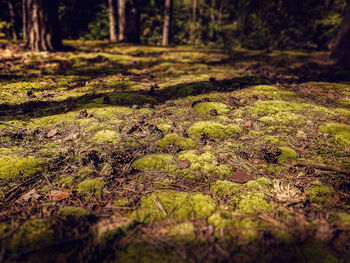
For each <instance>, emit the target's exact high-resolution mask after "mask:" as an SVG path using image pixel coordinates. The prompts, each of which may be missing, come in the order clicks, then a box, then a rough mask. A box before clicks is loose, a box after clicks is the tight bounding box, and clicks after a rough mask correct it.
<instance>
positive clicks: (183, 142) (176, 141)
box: [156, 133, 195, 149]
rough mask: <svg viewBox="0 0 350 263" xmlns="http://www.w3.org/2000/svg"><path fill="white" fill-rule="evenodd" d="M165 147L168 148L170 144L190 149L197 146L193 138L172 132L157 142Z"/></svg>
mask: <svg viewBox="0 0 350 263" xmlns="http://www.w3.org/2000/svg"><path fill="white" fill-rule="evenodd" d="M156 144H157V145H159V146H160V147H162V148H163V149H167V148H168V146H169V145H175V146H178V147H179V148H180V149H188V148H192V147H194V146H195V143H194V142H193V140H192V139H191V138H184V137H182V136H180V135H178V134H176V133H170V134H167V135H165V136H164V138H163V139H161V140H158V141H157V142H156Z"/></svg>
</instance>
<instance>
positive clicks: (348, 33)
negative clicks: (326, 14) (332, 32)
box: [331, 1, 350, 69]
mask: <svg viewBox="0 0 350 263" xmlns="http://www.w3.org/2000/svg"><path fill="white" fill-rule="evenodd" d="M349 47H350V1H347V4H346V7H345V10H344V15H343V21H342V23H341V25H340V29H339V32H338V36H337V40H336V43H335V46H334V48H333V50H332V54H331V59H332V60H333V61H334V62H335V63H337V64H339V65H340V66H343V67H344V68H349V69H350V48H349Z"/></svg>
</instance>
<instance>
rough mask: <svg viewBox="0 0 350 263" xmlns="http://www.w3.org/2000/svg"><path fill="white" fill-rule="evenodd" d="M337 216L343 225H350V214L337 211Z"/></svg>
mask: <svg viewBox="0 0 350 263" xmlns="http://www.w3.org/2000/svg"><path fill="white" fill-rule="evenodd" d="M338 217H339V219H340V222H341V223H342V224H343V225H344V226H346V227H350V214H349V213H346V212H341V213H338Z"/></svg>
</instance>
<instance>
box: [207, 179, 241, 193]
mask: <svg viewBox="0 0 350 263" xmlns="http://www.w3.org/2000/svg"><path fill="white" fill-rule="evenodd" d="M210 188H211V190H212V191H213V192H214V193H215V194H216V195H217V196H219V197H225V196H233V195H235V194H237V193H239V192H240V190H241V189H242V185H240V184H237V183H233V182H230V181H226V180H224V181H222V180H217V181H215V182H213V183H211V184H210Z"/></svg>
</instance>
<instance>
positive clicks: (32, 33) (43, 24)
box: [27, 0, 62, 51]
mask: <svg viewBox="0 0 350 263" xmlns="http://www.w3.org/2000/svg"><path fill="white" fill-rule="evenodd" d="M27 10H28V12H27V32H28V36H27V37H28V43H29V47H30V48H31V49H32V50H33V51H56V50H59V49H60V48H62V42H61V39H60V35H59V31H58V29H59V25H58V1H57V0H50V2H49V1H45V0H27Z"/></svg>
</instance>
